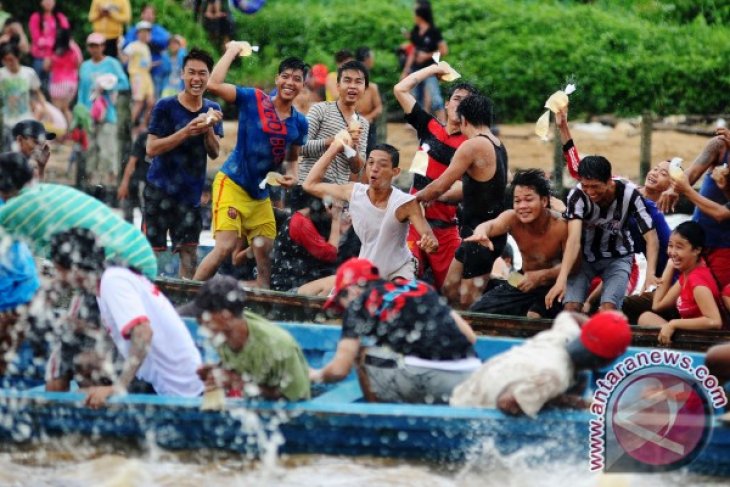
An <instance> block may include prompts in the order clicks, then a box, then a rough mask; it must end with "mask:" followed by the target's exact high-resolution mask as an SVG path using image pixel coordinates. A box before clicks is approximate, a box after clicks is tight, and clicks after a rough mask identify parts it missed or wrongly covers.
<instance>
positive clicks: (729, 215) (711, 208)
mask: <svg viewBox="0 0 730 487" xmlns="http://www.w3.org/2000/svg"><path fill="white" fill-rule="evenodd" d="M672 186H673V187H674V190H675V191H676V192H677V193H679V194H683V195H685V196H686V197H687V199H688V200H690V201H691V202H692V203H693V204H694V205H695V206H697V208H699V210H700V211H701V212H702V213H704V214H705V215H707V216H709V217H710V218H713V219H714V220H716V221H718V222H720V223H722V222H725V221H728V220H730V208H728V207H727V206H723V205H721V204H719V203H715V202H714V201H712V200H711V199H709V198H705V197H704V196H702V195H701V194H699V193H698V192H697V191H695V190H694V188H692V186H690V184H689V181H688V180H687V175H686V174H683V175H682V178H681V179H680V180H679V181H672Z"/></svg>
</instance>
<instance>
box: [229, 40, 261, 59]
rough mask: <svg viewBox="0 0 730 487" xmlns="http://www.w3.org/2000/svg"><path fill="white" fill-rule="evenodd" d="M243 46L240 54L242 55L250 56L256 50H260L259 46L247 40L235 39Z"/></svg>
mask: <svg viewBox="0 0 730 487" xmlns="http://www.w3.org/2000/svg"><path fill="white" fill-rule="evenodd" d="M235 42H237V43H238V44H239V45H240V46H241V52H240V53H239V54H238V55H239V56H240V57H248V56H250V55H251V54H253V53H255V52H259V46H252V45H251V44H250V43H249V42H247V41H235Z"/></svg>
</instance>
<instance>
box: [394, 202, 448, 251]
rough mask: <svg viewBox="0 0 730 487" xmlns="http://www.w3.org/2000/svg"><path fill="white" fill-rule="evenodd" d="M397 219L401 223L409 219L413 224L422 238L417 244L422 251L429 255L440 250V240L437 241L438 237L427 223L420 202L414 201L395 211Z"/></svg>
mask: <svg viewBox="0 0 730 487" xmlns="http://www.w3.org/2000/svg"><path fill="white" fill-rule="evenodd" d="M395 217H396V218H397V219H398V220H399V221H405V220H406V219H407V220H408V221H410V222H411V225H413V228H415V229H416V231H417V232H418V234H419V235H420V236H421V238H420V240H418V242H417V243H418V246H419V247H420V248H421V249H423V250H424V251H425V252H428V253H433V252H436V251H437V250H438V246H439V243H438V239H436V235H434V233H433V230H432V229H431V225H429V224H428V222H427V221H426V217H425V216H423V211H422V210H421V205H420V204H418V201H416V200H415V199H414V200H411V201H409V202H408V203H405V204H403V205H401V206H400V207H398V209H397V210H396V211H395Z"/></svg>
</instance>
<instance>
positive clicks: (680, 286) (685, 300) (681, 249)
mask: <svg viewBox="0 0 730 487" xmlns="http://www.w3.org/2000/svg"><path fill="white" fill-rule="evenodd" d="M704 245H705V232H704V230H702V227H701V226H700V225H699V223H696V222H693V221H688V222H684V223H681V224H679V225H678V226H677V228H675V229H674V231H673V232H672V235H671V236H670V237H669V244H668V246H667V254H668V255H669V261H668V262H667V266H666V268H665V269H664V274H663V275H662V278H661V280H660V283H659V286H658V287H657V290H656V292H655V293H654V304H653V306H652V310H653V311H656V312H660V311H665V310H668V309H671V307H673V306H674V307H676V309H677V311H678V312H679V315H680V317H681V318H679V319H675V320H670V321H667V320H665V319H664V318H662V317H661V316H659V315H658V314H656V313H654V312H651V311H647V312H645V313H642V315H641V316H639V325H644V326H656V327H661V331H660V332H659V343H660V344H662V345H668V344H669V343H670V342H671V339H672V335H673V334H674V331H675V330H711V329H718V328H721V327H722V324H723V320H722V312H721V309H722V305H721V304H720V290H719V288H718V285H717V281H716V280H715V277H714V276H713V275H712V273H711V272H710V269H709V268H708V267H707V265H706V264H705V261H704V260H703V259H702V251H703V250H704ZM674 272H678V273H679V279H678V280H677V282H675V283H674V284H673V285H671V286H670V284H671V282H672V276H673V274H674Z"/></svg>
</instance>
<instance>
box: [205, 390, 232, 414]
mask: <svg viewBox="0 0 730 487" xmlns="http://www.w3.org/2000/svg"><path fill="white" fill-rule="evenodd" d="M225 407H226V393H225V392H224V391H223V389H221V388H217V389H212V390H210V391H205V393H203V402H202V403H201V404H200V410H201V411H222V410H223V409H225Z"/></svg>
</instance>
